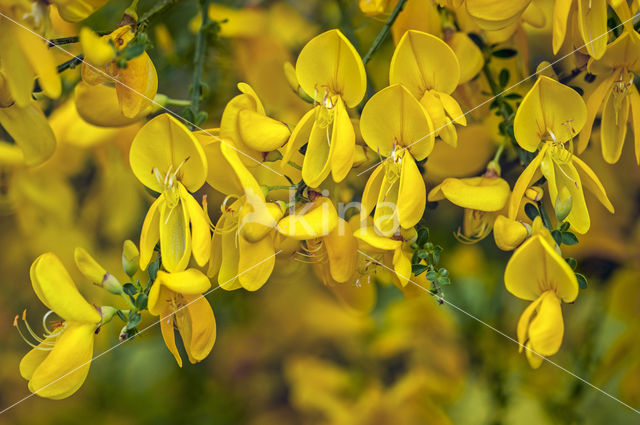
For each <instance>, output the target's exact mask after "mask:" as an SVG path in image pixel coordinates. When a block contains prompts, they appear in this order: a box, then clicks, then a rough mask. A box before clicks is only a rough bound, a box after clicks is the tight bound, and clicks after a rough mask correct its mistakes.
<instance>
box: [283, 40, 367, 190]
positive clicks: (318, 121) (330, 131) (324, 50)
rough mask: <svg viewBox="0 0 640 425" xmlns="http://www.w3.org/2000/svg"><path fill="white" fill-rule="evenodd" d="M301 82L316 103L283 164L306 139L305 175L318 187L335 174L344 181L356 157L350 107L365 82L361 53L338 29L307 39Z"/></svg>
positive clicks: (359, 97)
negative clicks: (349, 112)
mask: <svg viewBox="0 0 640 425" xmlns="http://www.w3.org/2000/svg"><path fill="white" fill-rule="evenodd" d="M296 76H297V79H298V82H299V84H300V87H302V89H303V90H304V91H305V92H306V93H307V94H308V95H309V96H310V97H311V98H313V99H314V102H315V103H316V104H318V105H317V106H316V107H315V108H313V109H312V110H311V111H309V112H307V113H306V114H305V115H304V116H303V117H302V119H300V122H299V123H298V124H297V125H296V128H295V130H294V131H293V133H292V134H291V138H290V140H289V143H288V144H287V149H286V152H285V154H284V158H283V164H287V163H288V161H289V160H290V159H291V157H292V155H293V154H294V153H295V152H297V151H298V149H300V148H301V147H302V146H303V145H304V144H305V143H307V142H308V145H307V150H306V154H305V156H304V162H303V163H302V178H303V179H304V181H305V183H306V184H307V185H308V186H309V187H318V186H319V185H320V184H321V183H322V182H323V181H324V179H325V178H327V176H328V175H329V173H331V175H332V177H333V180H334V181H336V182H339V181H341V180H343V179H344V178H345V177H346V176H347V173H348V172H349V170H351V167H352V165H353V161H354V154H355V143H356V136H355V131H354V129H353V124H352V123H351V120H350V119H349V114H348V113H347V107H350V108H353V107H355V106H356V105H357V104H358V103H359V102H360V101H361V100H362V98H363V97H364V94H365V90H366V87H367V82H366V76H365V70H364V65H362V60H361V59H360V56H359V55H358V52H357V51H356V49H355V48H354V47H353V45H352V44H351V43H350V42H349V40H347V38H346V37H345V36H344V35H343V34H342V33H341V32H340V31H339V30H331V31H327V32H325V33H322V34H320V35H318V36H317V37H315V38H313V39H312V40H311V41H309V42H308V43H307V44H306V46H304V48H303V49H302V51H301V52H300V55H299V56H298V61H297V62H296Z"/></svg>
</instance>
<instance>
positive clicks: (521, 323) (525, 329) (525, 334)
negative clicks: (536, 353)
mask: <svg viewBox="0 0 640 425" xmlns="http://www.w3.org/2000/svg"><path fill="white" fill-rule="evenodd" d="M543 297H544V295H540V296H539V297H538V298H536V300H535V301H533V302H532V303H531V304H529V305H528V306H527V308H525V310H524V311H523V312H522V314H521V315H520V319H519V320H518V330H517V334H518V344H520V347H518V352H520V353H522V349H523V348H524V347H523V346H526V343H527V342H528V340H529V325H530V324H531V316H533V315H534V314H535V313H536V312H537V310H538V306H539V305H540V303H541V302H542V298H543Z"/></svg>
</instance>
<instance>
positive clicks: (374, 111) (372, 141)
mask: <svg viewBox="0 0 640 425" xmlns="http://www.w3.org/2000/svg"><path fill="white" fill-rule="evenodd" d="M360 131H361V133H362V138H363V139H364V141H365V143H366V144H367V145H368V146H369V147H370V148H371V149H372V150H373V151H374V152H376V153H378V154H379V155H382V156H384V157H388V156H390V155H391V152H392V151H393V150H394V148H396V149H397V148H401V147H407V146H412V145H414V144H416V142H417V141H418V140H419V141H420V142H419V143H420V144H421V146H420V149H419V155H417V156H416V159H417V160H418V161H420V160H422V159H424V158H426V157H427V155H429V154H430V153H431V150H432V149H433V142H434V134H433V125H432V124H431V119H430V118H429V116H428V115H427V113H426V111H425V109H424V108H423V107H422V105H421V104H420V102H419V101H418V100H417V99H416V98H415V97H413V96H412V95H411V93H410V92H409V91H408V90H407V89H406V88H404V87H403V86H402V85H399V84H395V85H392V86H389V87H387V88H384V89H382V90H380V91H379V92H378V93H376V94H375V95H373V96H372V97H371V99H369V101H368V102H367V104H366V105H365V106H364V109H363V110H362V116H361V118H360ZM412 147H413V146H412Z"/></svg>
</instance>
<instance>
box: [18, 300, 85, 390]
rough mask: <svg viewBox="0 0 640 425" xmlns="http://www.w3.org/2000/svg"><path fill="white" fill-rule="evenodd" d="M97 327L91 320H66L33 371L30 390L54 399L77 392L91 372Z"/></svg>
mask: <svg viewBox="0 0 640 425" xmlns="http://www.w3.org/2000/svg"><path fill="white" fill-rule="evenodd" d="M96 314H97V312H96ZM95 330H96V325H95V324H92V323H74V322H67V325H66V328H65V330H64V332H62V335H60V336H59V337H58V338H57V340H56V345H55V346H54V347H53V350H51V352H50V353H49V355H48V356H47V357H46V358H45V359H44V360H43V361H42V363H40V365H39V366H38V367H37V369H36V370H35V371H34V372H33V375H32V376H31V380H30V381H29V390H31V392H32V393H35V394H38V395H39V396H40V397H46V398H51V399H54V400H59V399H63V398H66V397H69V396H70V395H71V394H73V393H75V392H76V391H77V390H78V389H79V388H80V387H81V386H82V383H83V382H84V380H85V379H86V377H87V374H88V373H89V366H91V358H92V356H93V339H94V332H95Z"/></svg>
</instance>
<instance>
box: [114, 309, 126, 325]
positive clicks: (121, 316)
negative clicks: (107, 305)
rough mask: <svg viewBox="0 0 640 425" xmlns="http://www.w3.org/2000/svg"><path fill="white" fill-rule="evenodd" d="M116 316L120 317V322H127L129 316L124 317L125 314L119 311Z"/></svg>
mask: <svg viewBox="0 0 640 425" xmlns="http://www.w3.org/2000/svg"><path fill="white" fill-rule="evenodd" d="M116 314H117V315H118V317H119V318H120V320H122V321H123V322H126V321H127V316H125V315H124V313H123V312H122V310H118V311H116Z"/></svg>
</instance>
